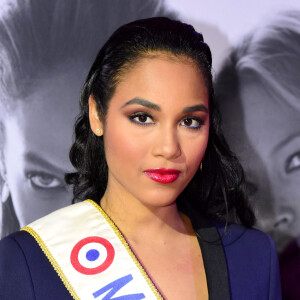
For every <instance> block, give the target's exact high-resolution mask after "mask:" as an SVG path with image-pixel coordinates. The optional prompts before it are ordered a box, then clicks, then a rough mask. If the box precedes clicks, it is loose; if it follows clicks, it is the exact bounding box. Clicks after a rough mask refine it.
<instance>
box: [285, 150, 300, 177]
mask: <svg viewBox="0 0 300 300" xmlns="http://www.w3.org/2000/svg"><path fill="white" fill-rule="evenodd" d="M299 170H300V151H298V152H296V153H294V154H292V155H290V156H289V157H288V159H287V160H286V164H285V171H286V173H288V174H289V173H292V172H295V171H299Z"/></svg>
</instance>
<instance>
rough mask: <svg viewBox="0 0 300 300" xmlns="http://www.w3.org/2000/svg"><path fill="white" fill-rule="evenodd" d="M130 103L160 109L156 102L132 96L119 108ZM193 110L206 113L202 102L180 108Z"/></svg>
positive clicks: (184, 110)
mask: <svg viewBox="0 0 300 300" xmlns="http://www.w3.org/2000/svg"><path fill="white" fill-rule="evenodd" d="M131 104H139V105H142V106H145V107H148V108H151V109H154V110H156V111H161V109H160V107H159V106H158V105H157V104H155V103H152V102H150V101H148V100H145V99H142V98H133V99H131V100H129V101H128V102H126V103H125V104H123V105H122V106H121V108H123V107H125V106H127V105H131ZM194 111H203V112H206V113H208V109H207V107H206V106H205V105H203V104H200V105H194V106H189V107H185V108H184V109H183V110H182V112H183V113H189V112H194Z"/></svg>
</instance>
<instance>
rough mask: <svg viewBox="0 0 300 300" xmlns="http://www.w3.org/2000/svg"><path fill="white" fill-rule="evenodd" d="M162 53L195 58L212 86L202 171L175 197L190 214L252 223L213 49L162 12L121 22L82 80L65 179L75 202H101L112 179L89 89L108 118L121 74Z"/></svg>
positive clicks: (187, 28)
mask: <svg viewBox="0 0 300 300" xmlns="http://www.w3.org/2000/svg"><path fill="white" fill-rule="evenodd" d="M161 53H165V54H169V55H172V56H176V57H179V58H188V59H191V60H192V61H194V62H195V64H196V65H197V67H198V68H199V70H200V71H201V74H202V76H203V78H204V82H205V84H206V87H207V89H208V92H209V114H210V131H209V140H208V145H207V149H206V153H205V157H204V159H203V161H202V163H203V167H202V171H200V170H199V171H197V172H196V174H195V176H194V177H193V179H192V180H191V182H190V183H189V184H188V186H187V187H186V188H185V190H184V191H183V192H182V193H181V195H179V197H178V198H177V206H178V208H179V209H180V210H181V211H184V212H185V213H187V214H188V212H189V211H191V210H197V211H199V212H201V213H202V214H204V215H206V216H207V217H210V218H214V219H218V220H223V221H225V222H228V221H233V222H240V223H242V224H244V225H245V226H248V227H250V226H252V225H253V223H254V219H255V218H254V214H253V212H252V210H251V208H250V206H249V204H248V201H247V196H246V192H245V180H244V173H243V170H242V167H241V165H240V163H239V162H238V160H237V158H236V156H235V155H234V154H233V153H232V152H231V151H230V149H229V147H228V145H227V143H226V141H225V139H224V137H223V134H222V131H221V126H220V115H219V112H218V109H217V107H216V104H215V102H214V95H213V83H212V74H211V63H212V59H211V52H210V49H209V47H208V45H207V44H206V43H204V41H203V37H202V35H201V34H200V33H198V32H196V31H195V29H194V28H193V27H192V26H191V25H188V24H185V23H182V22H180V21H174V20H170V19H168V18H164V17H156V18H149V19H143V20H138V21H135V22H132V23H129V24H127V25H124V26H122V27H120V28H119V29H118V30H117V31H115V32H114V33H113V35H112V36H111V37H110V38H109V40H108V41H107V42H106V44H105V45H104V46H103V47H102V49H101V50H100V52H99V53H98V55H97V57H96V60H95V62H94V64H93V65H92V67H91V70H90V72H89V74H88V76H87V79H86V82H85V84H84V86H83V90H82V94H81V99H80V108H81V113H80V115H79V117H78V119H77V121H76V124H75V142H74V144H73V146H72V148H71V151H70V160H71V162H72V164H73V166H74V167H75V168H76V170H77V172H74V173H69V174H67V175H66V181H67V183H68V184H72V185H73V191H74V199H73V202H77V201H82V200H84V199H86V198H90V199H93V200H94V201H97V202H98V201H99V200H100V199H101V198H102V196H103V194H104V192H105V190H106V186H107V180H108V178H107V176H108V175H107V174H108V166H107V163H106V159H105V152H104V145H103V138H102V137H100V138H99V137H97V136H95V135H94V134H93V132H92V130H91V128H90V123H89V107H88V99H89V97H90V95H92V96H93V98H94V99H95V101H96V103H97V109H98V113H99V116H100V117H101V118H102V121H104V123H105V116H106V113H107V110H108V106H109V101H110V99H111V98H112V96H113V94H114V91H115V88H116V86H117V84H118V82H119V81H120V78H122V76H126V75H125V73H126V71H128V70H129V69H130V68H132V67H133V66H134V65H135V64H136V63H137V62H138V61H139V60H140V59H142V58H144V57H149V56H153V55H155V54H161Z"/></svg>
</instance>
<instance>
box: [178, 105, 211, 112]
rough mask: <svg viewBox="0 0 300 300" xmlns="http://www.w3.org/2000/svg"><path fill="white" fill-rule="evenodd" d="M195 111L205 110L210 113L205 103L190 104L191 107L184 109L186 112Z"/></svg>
mask: <svg viewBox="0 0 300 300" xmlns="http://www.w3.org/2000/svg"><path fill="white" fill-rule="evenodd" d="M194 111H204V112H206V113H208V109H207V107H206V106H205V105H203V104H200V105H194V106H189V107H185V108H184V109H183V112H184V113H189V112H194Z"/></svg>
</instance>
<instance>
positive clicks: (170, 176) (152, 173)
mask: <svg viewBox="0 0 300 300" xmlns="http://www.w3.org/2000/svg"><path fill="white" fill-rule="evenodd" d="M144 173H145V175H146V176H147V177H148V178H150V179H151V180H154V181H156V182H159V183H163V184H168V183H172V182H174V181H175V180H177V179H178V177H179V176H180V173H181V172H180V171H179V170H176V169H164V168H157V169H148V170H145V171H144Z"/></svg>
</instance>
